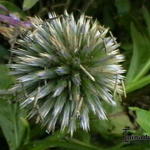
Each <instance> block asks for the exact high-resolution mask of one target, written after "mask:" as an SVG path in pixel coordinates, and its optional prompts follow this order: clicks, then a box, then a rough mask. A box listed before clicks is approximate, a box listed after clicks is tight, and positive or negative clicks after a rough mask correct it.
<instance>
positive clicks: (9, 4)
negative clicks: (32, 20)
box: [0, 0, 25, 17]
mask: <svg viewBox="0 0 150 150" xmlns="http://www.w3.org/2000/svg"><path fill="white" fill-rule="evenodd" d="M0 4H1V5H3V6H5V7H6V8H7V9H8V10H9V11H10V12H11V13H16V14H17V15H18V16H19V17H25V13H24V12H23V11H22V10H21V9H20V8H19V7H17V6H16V5H15V4H14V3H12V2H9V1H4V0H0Z"/></svg>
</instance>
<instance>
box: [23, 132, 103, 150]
mask: <svg viewBox="0 0 150 150" xmlns="http://www.w3.org/2000/svg"><path fill="white" fill-rule="evenodd" d="M56 147H59V148H64V149H69V150H77V149H79V150H102V149H101V148H98V147H96V146H95V145H94V146H93V145H90V144H87V143H84V142H82V141H79V140H77V139H73V138H67V137H64V135H61V134H58V133H57V134H55V135H53V136H48V137H47V138H45V139H42V140H38V141H34V142H32V143H30V144H29V145H28V146H26V147H24V148H23V149H24V150H25V149H29V150H46V149H48V148H56Z"/></svg>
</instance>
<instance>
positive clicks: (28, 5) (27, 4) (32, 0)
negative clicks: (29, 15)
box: [23, 0, 39, 10]
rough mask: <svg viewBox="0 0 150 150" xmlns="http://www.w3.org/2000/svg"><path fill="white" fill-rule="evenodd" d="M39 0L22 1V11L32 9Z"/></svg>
mask: <svg viewBox="0 0 150 150" xmlns="http://www.w3.org/2000/svg"><path fill="white" fill-rule="evenodd" d="M38 1H39V0H24V1H23V10H28V9H30V8H32V7H33V6H34V5H35V4H36V3H37V2H38Z"/></svg>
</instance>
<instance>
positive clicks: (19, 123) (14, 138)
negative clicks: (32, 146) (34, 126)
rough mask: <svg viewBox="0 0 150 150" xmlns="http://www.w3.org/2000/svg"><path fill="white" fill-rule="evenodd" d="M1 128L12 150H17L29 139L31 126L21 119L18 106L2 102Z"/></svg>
mask: <svg viewBox="0 0 150 150" xmlns="http://www.w3.org/2000/svg"><path fill="white" fill-rule="evenodd" d="M0 127H1V129H2V131H3V134H4V136H5V138H6V140H7V143H8V145H9V148H10V150H17V149H18V148H19V147H20V146H22V145H23V144H26V143H27V142H28V139H29V125H28V123H27V121H26V120H25V119H24V118H22V117H21V113H20V110H19V106H18V104H10V103H8V102H7V101H6V100H2V99H1V100H0Z"/></svg>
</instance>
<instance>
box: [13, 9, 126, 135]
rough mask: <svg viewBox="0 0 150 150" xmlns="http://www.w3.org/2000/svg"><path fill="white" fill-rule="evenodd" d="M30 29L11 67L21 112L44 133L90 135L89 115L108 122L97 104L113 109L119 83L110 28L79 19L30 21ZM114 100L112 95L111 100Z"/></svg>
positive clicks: (54, 17)
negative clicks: (57, 131)
mask: <svg viewBox="0 0 150 150" xmlns="http://www.w3.org/2000/svg"><path fill="white" fill-rule="evenodd" d="M33 26H34V30H33V31H29V32H28V33H27V34H26V35H24V37H22V38H21V39H19V40H18V41H17V47H18V48H16V49H13V50H12V51H13V54H14V56H15V57H14V60H13V63H12V64H10V68H11V69H12V72H11V73H12V74H13V75H15V76H16V77H17V84H16V85H15V86H14V87H13V88H12V89H11V90H12V91H16V92H17V93H18V99H19V101H20V103H21V107H23V108H24V107H25V108H26V110H27V111H28V116H29V117H30V118H32V117H37V119H36V121H37V122H40V123H41V124H42V126H46V127H47V130H48V131H49V132H50V131H54V130H55V127H56V126H57V127H60V130H62V131H63V130H67V131H68V132H69V133H71V135H72V134H73V132H74V131H75V130H76V129H77V127H79V126H81V128H83V129H84V130H89V128H90V127H89V120H90V119H89V113H91V112H93V113H94V114H95V115H97V116H98V118H99V119H107V117H106V114H105V110H104V108H103V106H102V102H103V101H106V102H108V103H110V104H111V105H115V104H116V103H115V101H114V97H115V98H116V97H117V96H118V95H120V94H122V93H123V92H122V91H123V87H122V81H123V79H124V77H123V75H122V74H123V73H124V69H123V68H122V66H121V64H120V62H122V61H123V60H124V57H123V55H121V54H120V53H119V49H118V47H119V44H117V42H116V39H115V38H114V37H113V35H112V34H111V32H110V31H109V29H107V28H104V27H103V26H101V25H100V24H99V23H98V21H94V20H93V19H91V18H89V17H86V16H85V15H84V14H82V15H81V16H80V17H79V19H78V20H75V18H74V15H73V14H70V15H69V14H68V13H67V12H65V13H64V15H62V16H57V15H56V14H55V13H50V14H49V19H48V20H46V21H43V20H42V19H40V18H37V17H35V18H34V19H33ZM114 95H115V96H114Z"/></svg>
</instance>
